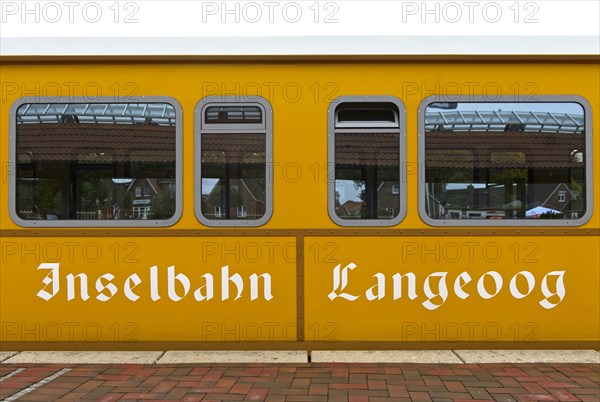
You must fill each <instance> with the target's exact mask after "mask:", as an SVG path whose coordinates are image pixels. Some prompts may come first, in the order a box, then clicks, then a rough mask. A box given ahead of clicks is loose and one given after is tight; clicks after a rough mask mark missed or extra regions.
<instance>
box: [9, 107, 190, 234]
mask: <svg viewBox="0 0 600 402" xmlns="http://www.w3.org/2000/svg"><path fill="white" fill-rule="evenodd" d="M30 103H58V104H60V103H90V104H91V103H111V104H112V103H128V104H131V103H167V104H169V105H171V106H172V107H173V109H175V183H176V188H175V212H174V214H173V216H172V217H171V218H169V219H153V220H150V219H149V220H144V219H139V220H112V219H105V220H75V219H64V220H25V219H22V218H20V217H19V216H18V214H17V210H16V207H17V206H16V201H17V194H16V191H17V190H16V188H17V187H16V182H17V177H16V174H11V175H10V176H9V181H8V213H9V215H10V217H11V219H12V220H13V222H14V223H15V224H17V225H19V226H22V227H28V228H33V227H43V228H66V227H78V228H81V227H102V228H106V227H167V226H173V225H174V224H176V223H177V222H178V221H179V220H180V219H181V215H182V212H183V113H182V109H181V105H180V103H179V102H178V101H177V100H176V99H175V98H172V97H170V96H136V97H135V99H134V100H133V99H132V98H131V97H113V96H101V97H98V98H93V99H90V98H87V97H76V96H73V97H69V96H62V97H57V98H52V99H47V100H46V99H44V98H40V97H33V98H27V97H23V98H20V99H18V100H17V101H15V102H14V103H13V104H12V106H11V108H10V111H9V123H8V124H9V139H8V149H9V156H8V162H9V164H10V166H15V168H16V166H17V138H16V135H17V110H18V109H19V108H20V107H21V106H22V105H25V104H30Z"/></svg>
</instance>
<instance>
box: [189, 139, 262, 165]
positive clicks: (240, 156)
mask: <svg viewBox="0 0 600 402" xmlns="http://www.w3.org/2000/svg"><path fill="white" fill-rule="evenodd" d="M265 141H266V137H265V135H264V134H225V133H222V134H221V133H220V134H202V144H201V146H202V162H203V163H265V150H266V143H265Z"/></svg>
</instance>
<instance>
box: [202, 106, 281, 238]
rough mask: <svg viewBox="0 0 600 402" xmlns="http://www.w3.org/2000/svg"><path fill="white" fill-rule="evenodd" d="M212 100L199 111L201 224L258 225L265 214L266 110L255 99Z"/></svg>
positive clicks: (267, 199) (268, 140)
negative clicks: (240, 100)
mask: <svg viewBox="0 0 600 402" xmlns="http://www.w3.org/2000/svg"><path fill="white" fill-rule="evenodd" d="M217 98H220V99H218V100H219V101H221V102H218V101H216V102H212V101H211V98H210V97H209V98H205V99H204V100H203V101H201V105H199V108H197V113H198V110H199V113H200V117H201V120H200V132H199V141H198V138H197V143H196V144H197V146H198V145H199V149H200V151H199V152H200V157H201V160H200V161H199V164H200V170H199V172H200V186H199V187H200V194H199V195H200V211H197V213H198V212H199V219H200V220H201V221H202V222H203V223H204V224H206V225H209V226H213V225H246V226H258V225H261V224H263V223H264V222H266V220H268V218H269V217H270V214H271V207H270V203H271V195H270V194H271V192H272V189H271V184H270V183H267V175H268V172H270V169H271V151H270V148H271V146H270V143H271V136H272V133H271V128H270V127H271V123H270V108H269V107H268V103H266V101H262V102H260V103H256V104H255V103H252V102H251V103H237V102H223V98H221V97H217Z"/></svg>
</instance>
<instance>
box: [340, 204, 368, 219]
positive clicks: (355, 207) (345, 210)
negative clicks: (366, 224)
mask: <svg viewBox="0 0 600 402" xmlns="http://www.w3.org/2000/svg"><path fill="white" fill-rule="evenodd" d="M363 204H364V203H363V202H362V201H351V200H348V201H346V202H345V203H343V204H342V205H340V206H339V209H338V210H337V211H336V212H337V214H338V216H339V217H341V218H356V217H360V215H361V214H360V211H361V210H362V207H363Z"/></svg>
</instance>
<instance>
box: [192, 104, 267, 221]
mask: <svg viewBox="0 0 600 402" xmlns="http://www.w3.org/2000/svg"><path fill="white" fill-rule="evenodd" d="M244 105H246V106H258V107H260V108H261V110H262V112H263V116H264V119H263V123H235V124H232V123H212V124H210V125H207V124H206V123H205V121H204V120H205V116H204V110H205V109H206V108H208V107H210V106H244ZM207 126H208V128H206V127H207ZM260 126H263V127H260ZM202 133H209V134H218V133H222V134H223V135H227V134H228V133H229V134H244V133H264V134H265V147H266V149H265V187H266V188H265V214H264V215H263V216H262V217H261V218H259V219H250V220H249V219H227V220H224V219H223V220H217V219H207V218H206V217H205V216H204V215H203V214H202V205H201V201H202V141H201V140H202ZM194 212H195V214H196V219H197V220H198V221H199V222H200V223H201V224H202V225H204V226H208V227H239V226H245V227H258V226H263V225H265V224H266V223H267V222H268V221H269V220H270V219H271V217H272V216H273V108H272V107H271V103H270V102H269V101H268V100H267V99H265V98H263V97H262V96H248V97H242V96H225V95H212V96H206V97H204V98H202V99H200V101H198V103H197V104H196V107H195V108H194ZM236 217H237V216H236Z"/></svg>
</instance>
